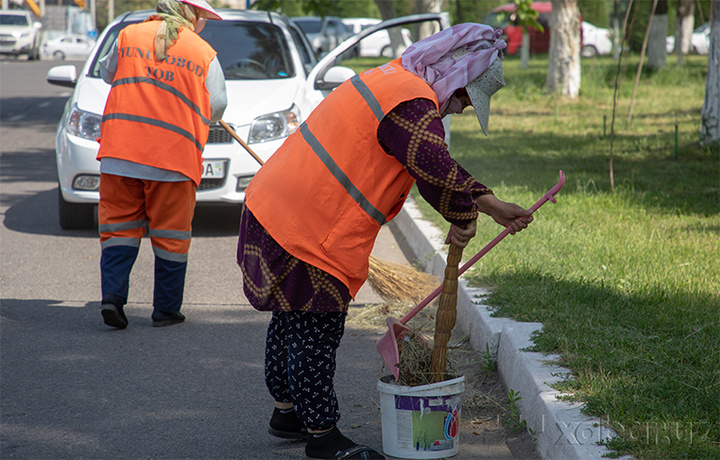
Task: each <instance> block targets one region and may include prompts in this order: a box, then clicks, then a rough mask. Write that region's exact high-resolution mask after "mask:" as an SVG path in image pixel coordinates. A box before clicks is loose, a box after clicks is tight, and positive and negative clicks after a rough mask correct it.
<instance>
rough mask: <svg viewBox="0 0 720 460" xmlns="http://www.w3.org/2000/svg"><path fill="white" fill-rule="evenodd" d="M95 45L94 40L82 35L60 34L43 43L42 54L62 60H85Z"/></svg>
mask: <svg viewBox="0 0 720 460" xmlns="http://www.w3.org/2000/svg"><path fill="white" fill-rule="evenodd" d="M94 46H95V40H93V39H92V38H89V37H86V36H84V35H61V36H59V37H57V38H54V39H52V40H48V41H46V42H45V43H43V46H42V55H43V56H47V57H51V58H53V59H57V60H58V61H62V60H64V59H80V60H83V61H84V60H85V59H87V57H88V56H90V52H91V51H92V49H93V47H94Z"/></svg>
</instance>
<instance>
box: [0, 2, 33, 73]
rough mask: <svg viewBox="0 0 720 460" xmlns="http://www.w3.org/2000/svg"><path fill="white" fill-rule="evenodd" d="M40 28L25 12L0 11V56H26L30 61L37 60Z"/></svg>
mask: <svg viewBox="0 0 720 460" xmlns="http://www.w3.org/2000/svg"><path fill="white" fill-rule="evenodd" d="M41 28H42V24H41V23H39V22H37V21H35V20H33V18H32V16H31V15H30V13H29V12H28V11H26V10H1V11H0V54H10V55H13V56H20V55H21V54H26V55H27V57H28V59H29V60H31V61H32V60H34V59H39V58H40V39H41V35H40V29H41Z"/></svg>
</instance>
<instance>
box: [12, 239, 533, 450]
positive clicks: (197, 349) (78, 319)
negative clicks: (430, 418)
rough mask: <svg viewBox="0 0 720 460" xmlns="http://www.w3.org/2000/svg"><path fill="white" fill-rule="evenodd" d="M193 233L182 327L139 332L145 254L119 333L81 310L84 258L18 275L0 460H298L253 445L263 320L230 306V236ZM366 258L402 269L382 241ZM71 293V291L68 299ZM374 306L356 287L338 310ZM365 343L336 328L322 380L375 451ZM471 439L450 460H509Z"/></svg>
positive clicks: (375, 406)
mask: <svg viewBox="0 0 720 460" xmlns="http://www.w3.org/2000/svg"><path fill="white" fill-rule="evenodd" d="M197 233H198V234H197V235H196V236H195V238H194V239H193V246H192V249H191V258H190V266H189V270H188V280H187V284H186V290H185V303H184V306H183V312H184V313H185V314H186V315H187V318H188V320H187V322H185V323H183V324H180V325H176V326H171V327H167V328H153V327H152V323H151V320H150V313H151V311H152V307H151V298H152V258H153V256H152V251H151V249H150V245H149V244H147V243H148V242H144V243H143V245H142V247H141V250H140V256H139V258H138V261H137V262H136V265H135V269H134V271H133V275H132V277H131V300H130V303H129V304H128V306H127V308H126V312H127V315H128V318H129V321H130V325H129V327H128V328H127V329H126V330H113V329H110V328H107V327H106V326H104V325H103V323H102V318H101V316H100V313H99V309H100V305H99V302H98V301H97V299H96V298H94V297H93V295H92V294H91V296H90V297H89V298H87V297H86V296H87V295H88V294H87V293H88V292H90V293H95V292H96V291H97V293H99V273H97V267H96V264H97V262H96V261H94V260H89V261H88V260H87V258H88V257H87V256H83V255H79V254H67V257H64V258H61V259H62V263H63V264H64V265H63V267H55V270H57V272H58V273H65V275H64V279H63V280H57V282H55V283H44V284H42V283H37V284H36V285H35V287H33V285H34V284H35V283H33V278H32V276H30V275H28V278H27V280H28V283H17V284H11V285H10V287H9V288H8V289H6V292H3V293H2V300H1V301H0V353H1V356H0V361H1V364H2V365H1V366H0V386H1V393H0V396H1V399H0V457H1V458H3V459H13V458H20V459H63V458H66V459H83V458H84V459H135V458H156V459H178V458H185V459H231V458H233V459H284V458H303V457H304V448H303V446H304V444H302V443H298V442H291V441H283V440H279V439H277V438H274V437H272V436H270V435H269V434H268V433H267V424H268V421H269V417H270V414H271V411H272V407H273V402H272V400H271V398H270V396H269V395H268V393H267V390H266V389H265V385H264V382H263V353H264V339H265V331H266V327H267V323H268V320H269V314H267V313H259V312H256V311H255V310H253V309H252V308H251V307H250V306H249V305H248V304H247V301H246V300H245V299H244V297H243V296H242V288H241V281H240V279H241V278H240V272H239V269H238V268H237V266H236V265H235V262H234V252H235V247H236V243H237V237H236V236H235V235H233V233H232V230H230V231H217V230H216V229H215V228H214V227H212V226H206V227H205V230H203V229H202V228H201V229H200V231H198V232H197ZM66 238H68V239H71V238H74V237H72V236H66ZM78 238H83V240H81V242H82V243H83V244H86V245H88V252H89V253H90V254H96V252H98V253H99V249H98V250H97V251H96V250H95V249H94V246H92V245H96V244H97V241H96V240H95V239H94V238H88V237H87V235H78ZM18 250H20V249H18ZM376 254H377V255H378V257H382V258H384V259H386V260H395V261H403V260H404V256H403V254H402V252H401V251H400V249H399V247H398V246H397V243H396V242H395V240H394V238H393V237H392V234H391V233H390V232H389V230H388V229H386V228H384V229H383V231H382V232H381V236H380V238H379V240H378V243H377V247H376ZM93 257H94V256H93ZM53 260H54V259H53ZM52 263H55V262H52ZM58 263H60V262H58ZM88 263H89V264H90V265H89V266H88ZM79 266H86V267H88V270H89V272H90V274H89V275H87V274H86V275H84V276H79V275H78V274H76V273H77V272H76V271H75V270H74V269H73V270H68V269H67V267H79ZM93 273H94V274H93ZM20 284H23V285H20ZM86 285H89V287H90V289H87V288H85V286H86ZM79 286H83V289H75V288H76V287H79ZM98 295H99V294H98ZM378 302H380V298H379V297H378V296H377V295H376V294H375V293H374V292H373V291H372V289H371V288H369V286H366V287H364V288H363V290H362V291H361V292H360V294H359V296H358V298H357V299H356V302H354V303H353V306H352V308H365V306H366V305H368V304H373V303H378ZM379 337H380V335H379V334H378V332H373V331H366V330H362V329H359V328H354V327H352V326H350V327H347V328H346V333H345V337H344V338H343V341H342V344H341V346H340V349H339V352H338V353H339V357H338V369H337V379H336V390H337V393H338V397H339V401H340V407H341V410H342V419H341V421H340V423H339V427H340V429H341V430H342V431H343V432H344V433H345V434H346V435H347V436H349V437H350V438H352V439H353V440H355V441H356V442H359V443H364V444H368V445H370V446H373V447H374V448H376V449H378V450H379V449H381V447H382V442H381V435H382V428H381V420H380V410H379V402H378V401H379V397H378V392H377V390H376V384H377V381H378V379H379V378H380V376H381V373H382V370H381V369H382V360H381V358H380V356H379V354H378V352H377V350H376V348H375V342H376V341H377V339H378V338H379ZM475 429H476V427H474V426H473V425H472V424H471V423H470V420H464V419H463V427H462V431H461V439H462V443H461V447H460V454H459V455H458V457H457V458H462V459H464V458H487V459H511V458H521V457H517V456H516V457H514V456H513V454H512V452H511V451H510V449H509V448H508V446H507V445H506V439H505V438H504V437H502V436H495V437H493V436H491V435H490V434H492V433H497V431H492V430H490V431H487V432H486V433H489V434H488V435H487V436H479V435H475V434H473V430H475Z"/></svg>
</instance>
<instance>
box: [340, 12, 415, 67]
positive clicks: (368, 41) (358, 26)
mask: <svg viewBox="0 0 720 460" xmlns="http://www.w3.org/2000/svg"><path fill="white" fill-rule="evenodd" d="M342 21H343V23H344V24H345V25H346V26H347V27H349V28H350V30H352V33H354V34H358V33H360V32H362V31H363V30H365V29H368V28H370V27H372V26H375V25H377V24H380V22H382V21H380V19H374V18H344V19H343V20H342ZM400 30H401V36H402V40H403V44H402V47H401V49H400V52H402V51H405V49H406V48H407V47H408V46H410V45H412V40H411V38H410V31H409V30H408V29H404V28H403V29H400ZM360 57H384V58H388V59H391V58H392V57H393V50H392V47H391V45H390V33H389V32H388V31H387V30H383V31H380V32H376V33H374V34H372V35H370V36H368V37H366V38H365V39H363V40H362V41H361V42H360Z"/></svg>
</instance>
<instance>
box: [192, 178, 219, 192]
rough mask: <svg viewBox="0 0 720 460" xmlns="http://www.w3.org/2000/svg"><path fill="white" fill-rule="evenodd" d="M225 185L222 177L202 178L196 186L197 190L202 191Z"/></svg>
mask: <svg viewBox="0 0 720 460" xmlns="http://www.w3.org/2000/svg"><path fill="white" fill-rule="evenodd" d="M223 185H225V178H222V179H203V180H201V181H200V185H198V187H197V191H198V192H203V191H206V190H215V189H218V188H222V186H223Z"/></svg>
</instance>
